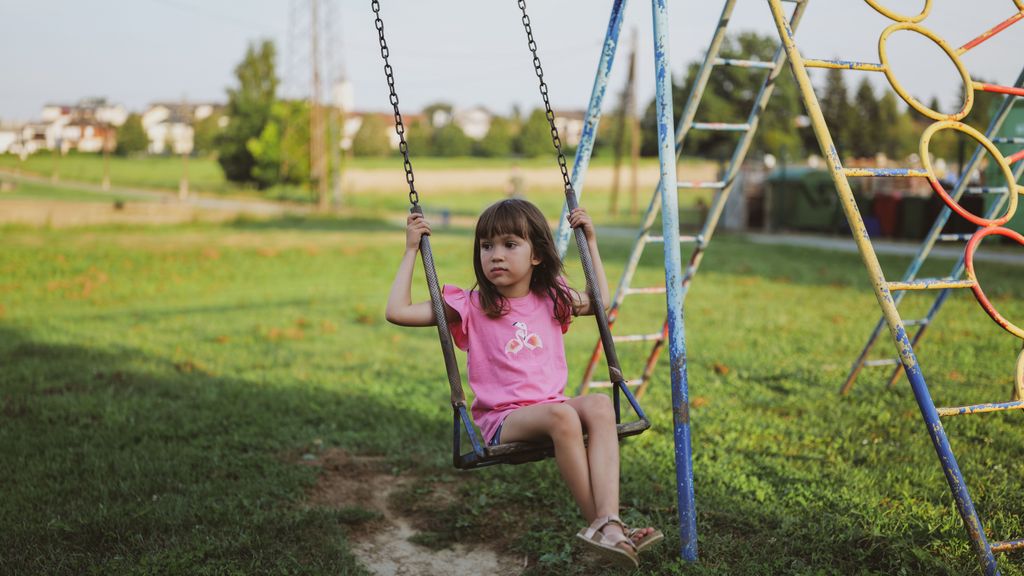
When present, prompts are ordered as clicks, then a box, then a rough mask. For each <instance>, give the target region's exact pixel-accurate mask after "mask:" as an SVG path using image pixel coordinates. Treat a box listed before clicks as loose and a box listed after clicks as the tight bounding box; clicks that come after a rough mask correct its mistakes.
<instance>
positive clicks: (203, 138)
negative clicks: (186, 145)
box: [192, 113, 224, 156]
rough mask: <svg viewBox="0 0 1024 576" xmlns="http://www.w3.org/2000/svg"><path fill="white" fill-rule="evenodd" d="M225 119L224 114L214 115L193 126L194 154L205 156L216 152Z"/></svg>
mask: <svg viewBox="0 0 1024 576" xmlns="http://www.w3.org/2000/svg"><path fill="white" fill-rule="evenodd" d="M223 118H224V115H223V114H221V113H214V114H210V115H209V116H207V117H206V118H203V119H202V120H199V121H197V122H196V123H195V124H193V126H192V130H193V135H192V152H193V153H194V154H196V155H200V156H205V155H207V154H211V153H213V152H215V151H216V149H217V138H218V137H219V136H220V132H221V122H222V121H223Z"/></svg>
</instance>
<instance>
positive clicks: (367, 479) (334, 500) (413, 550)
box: [302, 449, 523, 576]
mask: <svg viewBox="0 0 1024 576" xmlns="http://www.w3.org/2000/svg"><path fill="white" fill-rule="evenodd" d="M302 463H303V464H304V465H309V466H317V467H319V468H320V477H319V479H318V481H317V484H316V486H314V488H313V490H312V491H311V492H310V495H309V504H310V505H311V506H316V507H323V508H332V509H337V510H345V509H354V508H356V509H363V510H368V511H371V512H376V513H377V514H379V515H380V517H379V519H378V520H374V521H371V522H367V523H364V524H362V525H360V526H359V527H357V528H356V529H355V530H352V531H351V532H350V534H349V544H350V545H351V546H352V551H353V552H354V553H355V554H356V556H357V557H358V558H359V559H360V560H361V561H362V562H363V564H364V565H365V566H366V568H367V569H368V570H369V571H370V572H371V573H372V574H375V575H377V576H436V575H438V574H488V575H494V576H506V575H509V576H510V575H514V574H519V573H520V572H522V570H523V564H522V559H517V558H514V557H511V556H509V555H507V554H502V553H500V552H498V551H496V550H494V549H493V548H491V547H489V546H486V545H482V544H477V545H468V544H462V543H456V544H454V545H452V546H451V547H449V548H445V549H441V550H434V549H431V548H428V547H426V546H421V545H419V544H417V543H415V540H416V537H417V536H419V535H420V534H421V532H420V531H419V530H417V528H416V524H417V520H416V519H414V518H411V517H407V516H403V515H402V513H400V512H399V511H398V510H397V509H396V507H395V506H394V505H393V503H392V502H393V500H394V498H393V496H394V495H396V494H398V493H400V492H402V493H407V490H406V489H407V488H409V487H410V485H411V484H412V483H414V482H420V480H418V479H416V478H409V477H402V476H395V475H393V474H391V473H389V472H388V471H387V470H386V465H385V462H384V459H383V458H380V457H368V456H353V455H350V454H348V453H347V452H345V451H344V450H339V449H328V450H324V451H322V452H320V453H319V454H316V455H307V456H305V457H304V458H303V460H302ZM452 494H453V492H452V489H451V487H447V486H444V485H440V486H435V487H434V490H432V491H431V493H430V495H429V496H428V497H430V498H437V497H441V498H454V496H453V495H452Z"/></svg>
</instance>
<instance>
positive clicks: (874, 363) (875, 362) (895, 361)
mask: <svg viewBox="0 0 1024 576" xmlns="http://www.w3.org/2000/svg"><path fill="white" fill-rule="evenodd" d="M899 363H900V359H899V358H885V359H882V360H868V361H866V362H864V365H865V366H895V365H896V364H899Z"/></svg>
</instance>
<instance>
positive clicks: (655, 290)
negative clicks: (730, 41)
mask: <svg viewBox="0 0 1024 576" xmlns="http://www.w3.org/2000/svg"><path fill="white" fill-rule="evenodd" d="M786 1H788V2H790V3H792V4H795V5H796V6H795V8H794V9H793V12H792V15H791V16H790V18H789V20H788V22H789V26H790V27H791V28H793V29H795V28H796V27H797V26H798V25H799V22H800V18H801V16H802V15H803V12H804V10H805V9H806V7H807V2H808V0H786ZM735 5H736V0H726V2H725V5H724V7H723V9H722V15H721V17H720V18H719V20H718V26H717V27H716V29H715V33H714V36H713V37H712V39H711V44H710V46H709V47H708V51H707V54H706V55H705V57H704V62H703V63H702V64H701V67H700V70H699V71H698V73H697V76H696V78H695V79H694V84H693V88H692V89H691V91H690V94H689V96H688V98H687V101H686V104H685V106H684V108H683V110H682V115H681V116H680V119H679V125H678V127H677V128H676V135H675V138H676V161H677V163H678V159H679V157H680V155H681V151H682V149H683V144H684V142H685V140H686V137H687V135H688V134H689V133H690V131H691V130H699V131H710V132H735V133H739V134H740V138H739V141H738V142H737V144H736V146H735V148H734V149H733V153H732V156H731V158H730V160H729V164H728V166H727V168H726V169H725V171H724V174H723V176H722V179H721V180H720V181H716V182H700V181H680V182H678V184H677V186H678V189H679V190H681V191H683V190H685V191H696V190H715V191H716V192H717V193H716V194H715V199H714V201H713V203H712V205H711V207H710V208H709V210H708V215H707V218H706V219H705V221H704V224H703V227H702V229H701V231H700V233H699V234H697V235H695V236H692V235H681V236H679V239H678V241H679V242H680V243H690V244H693V252H692V253H691V255H690V261H689V263H688V265H687V267H686V272H685V274H684V276H683V279H682V297H683V299H684V300H685V298H686V293H687V292H688V291H689V286H690V282H691V281H692V279H693V277H694V275H696V273H697V270H698V269H699V268H700V263H701V261H702V260H703V257H704V251H705V250H706V249H707V247H708V244H709V243H710V242H711V238H712V236H713V235H714V233H715V228H716V227H717V226H718V221H719V218H720V217H721V215H722V211H723V210H724V209H725V204H726V201H727V200H728V198H729V194H730V192H732V189H733V187H734V185H735V183H736V176H737V175H738V174H739V170H740V168H741V166H742V165H743V161H744V159H745V158H746V157H747V151H748V150H749V149H750V145H751V143H752V142H753V140H754V135H755V134H756V132H757V127H758V123H759V122H760V119H761V114H762V113H763V112H764V110H765V108H766V107H767V106H768V101H769V100H770V99H771V97H772V92H773V91H774V89H775V80H776V78H778V76H779V74H780V73H781V72H782V69H783V67H784V66H785V62H786V53H785V50H784V49H783V47H782V46H781V45H780V46H779V48H778V49H777V50H776V52H775V55H774V56H773V58H772V59H771V60H770V61H757V60H746V59H735V58H722V57H720V53H721V49H722V43H723V41H724V40H725V36H726V28H727V27H728V25H729V22H730V20H731V19H732V13H733V8H734V7H735ZM716 67H738V68H745V69H750V70H759V71H767V72H768V73H767V75H766V77H765V79H764V81H763V82H762V84H761V88H760V90H759V91H758V94H757V97H756V98H755V99H754V104H753V107H752V108H751V111H750V113H749V115H748V117H747V120H746V122H744V123H742V124H734V123H726V122H715V121H707V122H696V121H694V118H695V117H696V114H697V109H698V108H699V106H700V103H701V100H702V99H703V97H704V93H705V90H706V89H707V85H708V81H709V79H710V78H711V73H712V71H713V70H714V69H715V68H716ZM660 190H661V187H660V185H659V186H658V187H657V188H656V189H655V191H654V194H653V195H652V197H651V202H650V204H649V205H648V208H647V212H646V213H645V214H644V218H643V223H642V224H641V226H640V231H639V233H638V235H637V237H636V241H635V242H634V243H633V248H632V250H631V251H630V255H629V259H628V260H627V262H626V267H625V270H624V271H623V273H622V277H621V278H620V279H619V284H618V287H617V288H616V290H615V296H614V297H613V298H612V303H611V308H610V310H609V312H608V322H609V325H610V327H613V326H614V324H615V320H616V319H617V318H618V315H619V310H620V308H621V307H622V303H623V301H624V300H625V299H626V297H627V296H633V295H641V294H643V295H649V294H664V293H665V291H666V289H665V286H663V285H662V286H646V287H632V286H631V283H632V281H633V276H634V275H635V274H636V270H637V266H638V265H639V263H640V258H641V256H643V253H644V249H645V248H646V247H647V246H648V245H650V244H664V242H665V238H664V236H661V235H657V234H654V233H652V231H651V229H652V227H653V226H654V222H655V220H656V219H657V217H658V213H659V209H660V208H661V200H660V197H661V193H660ZM668 329H669V324H668V319H667V318H666V319H665V321H664V322H663V323H662V326H661V330H659V331H657V332H650V333H645V334H624V335H615V336H614V338H613V339H614V341H615V343H616V344H619V343H641V344H647V343H650V344H651V350H650V352H649V353H648V355H647V360H646V361H645V362H644V367H643V372H642V373H641V375H640V376H639V377H635V378H627V379H626V381H627V383H628V384H629V385H630V386H635V387H636V391H635V395H636V397H637V398H639V397H641V396H643V394H644V392H645V391H646V389H647V386H648V384H649V383H650V378H651V373H652V372H653V371H654V367H655V365H656V364H657V362H658V357H659V356H660V355H661V352H662V350H663V348H664V345H665V340H666V338H667V337H668ZM601 350H602V347H601V343H600V341H599V342H597V344H596V345H595V346H594V350H593V353H592V354H591V356H590V361H589V362H588V363H587V367H586V370H585V372H584V375H583V379H582V381H581V383H580V386H579V388H578V390H577V394H583V393H586V392H587V391H588V390H589V389H590V388H591V387H594V388H608V387H611V386H612V383H611V382H610V381H595V380H593V376H594V370H595V368H596V367H597V364H598V362H599V360H600V358H601Z"/></svg>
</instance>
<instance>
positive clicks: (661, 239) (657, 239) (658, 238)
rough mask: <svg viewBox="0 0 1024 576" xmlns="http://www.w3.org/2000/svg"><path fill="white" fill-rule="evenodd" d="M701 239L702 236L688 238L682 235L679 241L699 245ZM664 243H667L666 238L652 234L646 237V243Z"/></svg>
mask: <svg viewBox="0 0 1024 576" xmlns="http://www.w3.org/2000/svg"><path fill="white" fill-rule="evenodd" d="M700 239H701V237H700V236H688V235H682V234H681V235H680V236H679V241H680V242H697V243H700ZM664 241H665V237H664V236H653V235H651V234H646V235H645V236H644V242H650V243H654V242H664Z"/></svg>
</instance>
